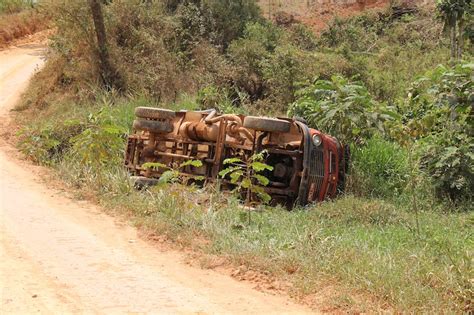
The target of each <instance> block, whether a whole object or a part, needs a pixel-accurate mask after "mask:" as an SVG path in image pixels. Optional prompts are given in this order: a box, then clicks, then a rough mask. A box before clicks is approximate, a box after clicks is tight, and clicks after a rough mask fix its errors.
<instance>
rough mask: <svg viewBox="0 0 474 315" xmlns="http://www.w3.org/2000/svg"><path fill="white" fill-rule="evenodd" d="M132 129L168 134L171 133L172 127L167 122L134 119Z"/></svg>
mask: <svg viewBox="0 0 474 315" xmlns="http://www.w3.org/2000/svg"><path fill="white" fill-rule="evenodd" d="M133 129H135V130H144V131H149V132H152V133H170V132H172V131H173V125H172V124H171V123H170V122H167V121H154V120H145V119H136V120H134V121H133Z"/></svg>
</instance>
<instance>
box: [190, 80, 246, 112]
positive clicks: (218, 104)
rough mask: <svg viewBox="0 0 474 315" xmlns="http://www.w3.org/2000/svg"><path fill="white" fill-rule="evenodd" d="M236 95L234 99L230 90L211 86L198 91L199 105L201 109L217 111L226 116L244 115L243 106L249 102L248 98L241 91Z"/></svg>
mask: <svg viewBox="0 0 474 315" xmlns="http://www.w3.org/2000/svg"><path fill="white" fill-rule="evenodd" d="M235 94H236V95H235V97H233V98H232V97H231V93H230V92H229V90H228V89H224V88H219V87H216V86H215V85H209V86H206V87H204V88H202V89H200V90H199V91H198V94H197V103H198V104H199V107H200V108H201V109H216V110H217V111H218V112H220V113H224V114H244V113H245V109H244V108H243V107H242V105H245V104H246V103H247V102H248V96H247V95H246V94H245V93H244V92H239V91H237V92H236V93H235Z"/></svg>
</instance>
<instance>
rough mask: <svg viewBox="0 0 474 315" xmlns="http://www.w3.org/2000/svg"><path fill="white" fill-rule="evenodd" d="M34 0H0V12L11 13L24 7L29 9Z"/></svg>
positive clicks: (32, 5)
mask: <svg viewBox="0 0 474 315" xmlns="http://www.w3.org/2000/svg"><path fill="white" fill-rule="evenodd" d="M35 2H36V1H34V0H1V1H0V14H13V13H18V12H21V11H23V10H25V9H31V8H33V7H34V5H35Z"/></svg>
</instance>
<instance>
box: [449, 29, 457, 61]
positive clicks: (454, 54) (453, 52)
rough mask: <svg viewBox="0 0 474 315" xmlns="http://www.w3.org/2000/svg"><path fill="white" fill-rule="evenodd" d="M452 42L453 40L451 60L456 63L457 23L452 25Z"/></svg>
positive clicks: (450, 35)
mask: <svg viewBox="0 0 474 315" xmlns="http://www.w3.org/2000/svg"><path fill="white" fill-rule="evenodd" d="M450 29H451V30H450V34H449V37H450V40H451V60H452V61H454V60H456V53H457V51H456V50H457V49H456V22H454V23H452V24H451V25H450Z"/></svg>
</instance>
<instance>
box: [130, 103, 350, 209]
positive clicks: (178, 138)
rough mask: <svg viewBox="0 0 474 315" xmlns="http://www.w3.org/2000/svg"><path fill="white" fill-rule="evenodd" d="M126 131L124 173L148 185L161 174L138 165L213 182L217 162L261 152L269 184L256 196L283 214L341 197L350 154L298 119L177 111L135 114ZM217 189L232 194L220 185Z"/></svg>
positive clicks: (219, 166) (218, 168)
mask: <svg viewBox="0 0 474 315" xmlns="http://www.w3.org/2000/svg"><path fill="white" fill-rule="evenodd" d="M135 115H136V120H135V121H134V122H133V132H132V134H131V135H130V136H129V137H128V143H127V148H126V154H125V166H126V168H127V169H128V170H129V172H130V173H131V175H132V176H134V178H135V179H136V180H138V181H142V182H146V183H153V182H155V181H156V180H157V179H159V178H160V176H161V175H162V174H163V172H164V169H160V168H146V167H144V164H145V163H160V164H164V165H167V166H169V167H174V166H175V165H179V164H182V163H183V162H184V161H187V160H200V161H201V162H202V166H200V167H196V166H193V165H188V166H186V167H185V168H184V169H183V170H181V171H182V172H183V173H184V175H186V174H188V175H189V176H199V177H200V178H204V183H207V182H213V181H215V180H216V179H218V178H219V172H220V171H221V170H222V169H224V168H226V167H227V166H226V165H224V160H225V159H228V158H238V159H240V160H241V161H243V162H244V163H245V161H248V160H249V159H250V158H251V157H252V156H254V154H256V153H259V152H262V151H263V150H265V152H266V154H265V161H264V162H265V164H267V165H270V166H272V170H271V171H269V170H267V171H266V173H265V174H263V175H264V176H265V177H266V178H268V179H269V184H268V185H267V186H265V187H263V189H264V190H265V192H266V193H267V194H269V195H270V196H271V197H272V203H278V204H283V205H285V206H287V207H288V208H292V207H293V206H294V205H296V204H299V205H306V204H308V203H311V202H315V201H323V200H325V199H326V198H332V197H335V196H336V195H337V194H338V193H340V192H342V191H343V190H344V184H345V178H346V166H347V165H348V159H349V152H348V150H347V148H345V147H343V146H342V145H341V144H340V143H339V141H338V140H337V139H335V138H333V137H331V136H329V135H326V134H323V133H321V132H320V131H318V130H316V129H311V128H309V127H308V126H307V124H306V123H305V122H304V120H302V119H297V118H296V119H290V118H267V117H254V116H244V115H234V114H219V113H217V111H215V110H207V111H180V112H174V111H170V110H167V109H160V108H151V107H137V108H136V109H135ZM222 183H223V186H224V187H226V186H227V187H232V184H231V183H230V181H228V180H226V179H225V178H224V179H222Z"/></svg>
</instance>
